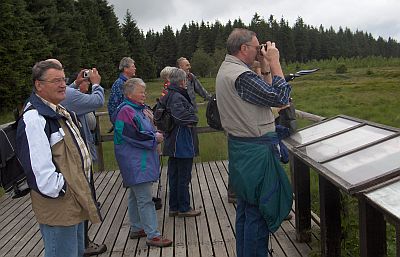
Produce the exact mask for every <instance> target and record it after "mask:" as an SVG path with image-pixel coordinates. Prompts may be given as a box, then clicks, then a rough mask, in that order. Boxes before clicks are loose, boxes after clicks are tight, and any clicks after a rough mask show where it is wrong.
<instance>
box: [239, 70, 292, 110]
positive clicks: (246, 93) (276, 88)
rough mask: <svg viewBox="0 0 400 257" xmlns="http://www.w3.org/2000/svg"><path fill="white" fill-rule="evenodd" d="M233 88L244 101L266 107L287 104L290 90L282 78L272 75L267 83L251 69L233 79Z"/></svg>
mask: <svg viewBox="0 0 400 257" xmlns="http://www.w3.org/2000/svg"><path fill="white" fill-rule="evenodd" d="M235 88H236V91H237V92H238V94H239V96H240V98H242V99H243V100H244V101H246V102H249V103H251V104H255V105H258V106H268V107H280V106H284V105H287V104H288V103H289V97H290V92H291V90H292V87H291V86H290V85H289V84H288V83H287V82H286V81H285V79H284V78H281V77H279V76H274V77H273V78H272V84H271V85H269V84H268V83H266V82H265V81H264V80H263V79H262V78H261V77H260V76H258V75H257V74H256V73H254V72H252V71H247V72H244V73H242V74H241V75H240V76H239V77H238V78H237V79H236V81H235Z"/></svg>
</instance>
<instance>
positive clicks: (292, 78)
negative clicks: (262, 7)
mask: <svg viewBox="0 0 400 257" xmlns="http://www.w3.org/2000/svg"><path fill="white" fill-rule="evenodd" d="M316 71H319V68H315V69H311V70H299V71H297V72H296V73H294V74H293V73H290V74H289V75H286V76H285V80H286V82H289V81H292V80H294V79H295V78H298V77H300V76H303V75H308V74H311V73H314V72H316Z"/></svg>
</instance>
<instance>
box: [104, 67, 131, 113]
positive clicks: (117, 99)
mask: <svg viewBox="0 0 400 257" xmlns="http://www.w3.org/2000/svg"><path fill="white" fill-rule="evenodd" d="M127 80H128V78H127V77H125V76H124V74H122V73H121V74H119V76H118V79H117V80H116V81H115V82H114V84H113V85H112V87H111V93H110V97H109V98H108V105H107V108H108V115H109V116H110V120H112V115H113V113H114V111H115V110H116V109H117V107H118V106H119V105H120V104H121V103H122V101H123V100H124V94H123V92H122V91H123V90H122V86H123V85H124V83H125V81H127Z"/></svg>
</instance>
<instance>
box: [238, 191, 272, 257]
mask: <svg viewBox="0 0 400 257" xmlns="http://www.w3.org/2000/svg"><path fill="white" fill-rule="evenodd" d="M268 235H269V231H268V226H267V222H266V221H265V219H264V218H263V216H262V215H261V212H260V211H259V209H258V207H257V205H252V204H249V203H248V202H246V201H244V200H243V199H240V198H237V207H236V255H237V257H261V256H262V257H266V256H268Z"/></svg>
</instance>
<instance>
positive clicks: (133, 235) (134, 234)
mask: <svg viewBox="0 0 400 257" xmlns="http://www.w3.org/2000/svg"><path fill="white" fill-rule="evenodd" d="M146 236H147V235H146V233H145V232H144V230H143V229H142V230H139V231H129V237H130V238H131V239H138V238H141V237H146Z"/></svg>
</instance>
